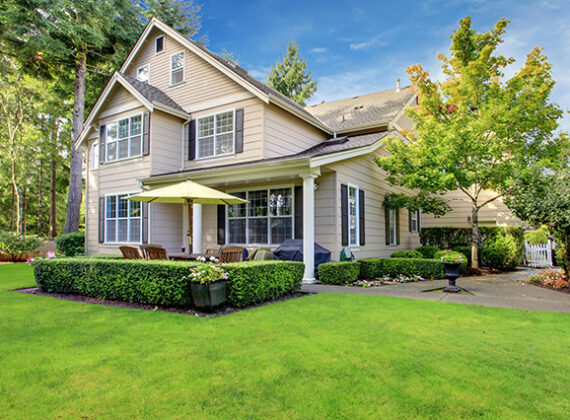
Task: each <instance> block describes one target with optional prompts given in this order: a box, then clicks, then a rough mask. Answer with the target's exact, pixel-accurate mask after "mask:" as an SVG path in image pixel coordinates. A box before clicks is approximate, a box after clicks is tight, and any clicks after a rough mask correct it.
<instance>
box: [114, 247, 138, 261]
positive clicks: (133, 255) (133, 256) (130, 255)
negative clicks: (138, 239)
mask: <svg viewBox="0 0 570 420" xmlns="http://www.w3.org/2000/svg"><path fill="white" fill-rule="evenodd" d="M119 249H120V250H121V252H122V253H123V257H124V258H125V260H140V259H142V255H141V253H140V252H139V250H138V249H136V248H135V247H134V246H126V245H123V246H120V247H119Z"/></svg>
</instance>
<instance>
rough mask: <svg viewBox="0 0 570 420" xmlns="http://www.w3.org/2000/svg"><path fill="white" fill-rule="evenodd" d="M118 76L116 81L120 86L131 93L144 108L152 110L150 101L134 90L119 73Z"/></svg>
mask: <svg viewBox="0 0 570 420" xmlns="http://www.w3.org/2000/svg"><path fill="white" fill-rule="evenodd" d="M118 76H119V77H118V78H117V81H118V82H119V83H120V84H121V86H123V87H124V88H125V89H126V90H127V91H128V92H129V93H130V94H131V95H133V96H134V97H135V99H136V100H137V101H139V102H140V103H141V104H143V106H144V107H145V108H146V109H148V110H149V111H150V112H152V111H153V110H154V106H153V104H152V103H150V102H149V101H148V100H147V99H146V98H145V97H144V96H143V95H141V93H140V92H139V91H138V90H136V89H135V88H134V87H133V85H131V84H130V83H129V82H127V81H126V80H125V78H124V77H123V76H121V75H120V74H119V75H118Z"/></svg>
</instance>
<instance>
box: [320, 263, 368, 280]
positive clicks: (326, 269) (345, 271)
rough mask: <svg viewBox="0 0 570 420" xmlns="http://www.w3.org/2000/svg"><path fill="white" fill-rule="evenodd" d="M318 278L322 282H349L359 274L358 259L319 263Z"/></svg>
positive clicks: (356, 278)
mask: <svg viewBox="0 0 570 420" xmlns="http://www.w3.org/2000/svg"><path fill="white" fill-rule="evenodd" d="M318 270H319V280H320V281H321V282H322V283H324V284H350V283H352V282H354V281H356V280H358V277H359V276H360V263H359V262H358V261H343V262H328V263H323V264H320V265H319V268H318Z"/></svg>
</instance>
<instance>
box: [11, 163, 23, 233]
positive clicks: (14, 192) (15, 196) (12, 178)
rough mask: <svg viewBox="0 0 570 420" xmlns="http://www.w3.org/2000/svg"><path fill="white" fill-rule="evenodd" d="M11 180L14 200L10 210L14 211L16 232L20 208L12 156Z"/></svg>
mask: <svg viewBox="0 0 570 420" xmlns="http://www.w3.org/2000/svg"><path fill="white" fill-rule="evenodd" d="M11 181H12V192H13V194H14V195H13V197H14V198H15V202H14V206H13V207H12V210H13V211H15V213H16V220H15V221H14V224H13V226H14V227H15V228H16V233H20V227H21V225H20V215H21V209H20V191H19V190H18V184H17V183H16V173H15V167H14V159H13V158H12V174H11Z"/></svg>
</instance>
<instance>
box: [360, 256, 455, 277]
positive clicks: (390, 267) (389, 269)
mask: <svg viewBox="0 0 570 420" xmlns="http://www.w3.org/2000/svg"><path fill="white" fill-rule="evenodd" d="M359 262H360V278H362V279H374V278H378V277H385V276H390V277H397V276H399V275H400V274H403V275H405V276H409V277H411V276H421V277H423V278H426V279H442V278H443V274H444V273H443V264H441V262H439V261H437V260H427V259H426V260H423V259H422V260H415V259H410V258H370V259H363V260H360V261H359Z"/></svg>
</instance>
